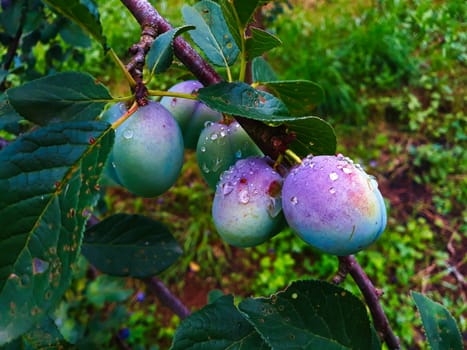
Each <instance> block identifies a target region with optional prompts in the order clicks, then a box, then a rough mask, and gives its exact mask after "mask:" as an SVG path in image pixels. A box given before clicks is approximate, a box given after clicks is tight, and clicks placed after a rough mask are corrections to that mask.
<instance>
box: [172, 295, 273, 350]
mask: <svg viewBox="0 0 467 350" xmlns="http://www.w3.org/2000/svg"><path fill="white" fill-rule="evenodd" d="M179 349H180V350H181V349H183V350H202V349H209V350H225V349H232V350H234V349H237V350H243V349H244V350H249V349H255V350H262V349H264V350H266V349H269V346H268V345H267V344H265V343H264V342H263V341H262V339H261V337H260V336H259V334H258V333H257V332H256V330H255V329H254V328H253V326H252V325H250V323H248V322H247V321H246V320H245V318H244V317H243V316H242V314H241V313H240V312H239V311H238V309H237V308H236V307H235V305H234V303H233V297H232V295H226V296H222V297H220V298H218V299H216V300H215V301H214V302H213V303H212V304H208V305H206V306H205V307H203V308H202V309H201V310H199V311H197V312H195V313H193V314H192V315H190V316H188V317H187V318H186V319H185V320H183V322H182V323H181V324H180V326H179V327H178V328H177V331H176V332H175V336H174V339H173V343H172V347H171V350H179Z"/></svg>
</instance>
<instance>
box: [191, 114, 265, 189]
mask: <svg viewBox="0 0 467 350" xmlns="http://www.w3.org/2000/svg"><path fill="white" fill-rule="evenodd" d="M262 155H263V153H262V152H261V150H260V149H259V148H258V146H257V145H256V144H255V143H254V142H253V140H252V139H251V138H250V136H248V134H247V133H246V131H245V130H244V129H243V128H242V127H241V126H240V124H238V122H236V121H234V122H233V123H231V124H229V125H225V124H221V123H215V122H207V123H206V127H205V128H204V130H203V131H202V132H201V134H200V136H199V140H198V144H197V146H196V157H197V161H198V165H199V168H200V169H201V174H202V175H203V177H204V179H205V180H206V182H207V183H208V185H209V187H211V188H212V189H215V188H216V184H217V182H218V181H219V177H220V175H221V174H222V173H223V172H224V171H226V170H227V169H228V168H229V167H230V166H232V165H233V164H235V162H236V161H237V160H238V159H242V158H246V157H250V156H262Z"/></svg>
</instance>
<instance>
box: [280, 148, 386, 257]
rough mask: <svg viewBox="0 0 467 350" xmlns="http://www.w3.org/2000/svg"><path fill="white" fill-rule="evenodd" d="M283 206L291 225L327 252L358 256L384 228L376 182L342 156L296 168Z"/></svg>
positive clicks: (305, 161)
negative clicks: (357, 253) (355, 254)
mask: <svg viewBox="0 0 467 350" xmlns="http://www.w3.org/2000/svg"><path fill="white" fill-rule="evenodd" d="M282 206H283V211H284V215H285V218H286V220H287V223H288V224H289V226H290V227H291V228H292V229H293V230H294V231H296V233H297V234H298V235H299V236H300V237H301V238H302V239H303V240H304V241H305V242H307V243H308V244H310V245H312V246H314V247H316V248H318V249H320V250H322V251H324V252H327V253H329V254H334V255H339V256H343V255H350V254H354V253H356V252H358V251H360V250H362V249H363V248H365V247H367V246H369V245H370V244H372V243H373V242H374V241H376V240H377V239H378V237H379V236H380V235H381V233H382V232H383V231H384V229H385V227H386V220H387V218H386V206H385V204H384V200H383V197H382V195H381V193H380V191H379V189H378V184H377V182H376V180H375V179H374V177H371V176H369V175H368V174H366V173H365V171H364V170H363V169H362V168H361V167H360V166H359V165H358V164H354V163H353V161H352V160H350V159H349V158H347V157H344V156H342V155H337V156H316V157H312V156H308V157H307V158H305V159H303V161H302V163H301V164H300V165H298V166H296V167H294V168H292V169H291V171H290V172H289V174H288V175H287V176H286V178H285V180H284V185H283V188H282Z"/></svg>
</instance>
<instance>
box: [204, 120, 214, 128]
mask: <svg viewBox="0 0 467 350" xmlns="http://www.w3.org/2000/svg"><path fill="white" fill-rule="evenodd" d="M213 124H214V123H213V122H212V121H210V120H208V121H206V122H205V123H204V127H205V128H209V127H210V126H212V125H213Z"/></svg>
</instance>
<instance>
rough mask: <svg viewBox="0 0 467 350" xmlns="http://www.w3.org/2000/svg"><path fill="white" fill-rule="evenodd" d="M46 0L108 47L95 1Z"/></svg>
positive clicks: (45, 0)
mask: <svg viewBox="0 0 467 350" xmlns="http://www.w3.org/2000/svg"><path fill="white" fill-rule="evenodd" d="M44 2H45V3H46V4H47V5H49V6H50V7H52V8H53V9H54V10H55V11H57V12H58V13H60V14H62V15H63V16H65V17H67V18H69V19H70V20H72V21H73V22H74V23H76V24H78V25H79V26H80V27H81V28H82V29H84V30H85V31H86V32H87V33H89V34H90V35H91V36H92V37H93V38H94V39H96V40H97V41H98V42H99V43H100V44H101V45H102V46H103V47H104V49H106V38H105V36H104V34H103V33H102V25H101V22H100V18H99V12H98V9H97V7H96V5H95V4H94V3H93V2H91V1H81V0H44Z"/></svg>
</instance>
